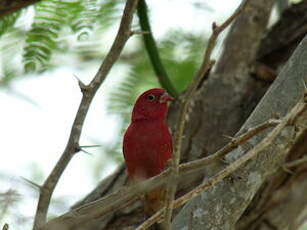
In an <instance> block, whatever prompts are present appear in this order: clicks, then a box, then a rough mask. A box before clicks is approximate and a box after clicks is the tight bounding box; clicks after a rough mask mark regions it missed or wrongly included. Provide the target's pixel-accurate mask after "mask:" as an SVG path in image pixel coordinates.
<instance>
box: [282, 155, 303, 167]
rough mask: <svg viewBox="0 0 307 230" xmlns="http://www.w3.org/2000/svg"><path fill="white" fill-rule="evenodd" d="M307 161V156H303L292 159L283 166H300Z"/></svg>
mask: <svg viewBox="0 0 307 230" xmlns="http://www.w3.org/2000/svg"><path fill="white" fill-rule="evenodd" d="M306 162H307V156H305V157H302V158H300V159H297V160H294V161H291V162H288V163H286V164H284V165H283V166H284V167H285V168H286V169H287V168H292V167H296V166H299V165H301V164H304V163H306Z"/></svg>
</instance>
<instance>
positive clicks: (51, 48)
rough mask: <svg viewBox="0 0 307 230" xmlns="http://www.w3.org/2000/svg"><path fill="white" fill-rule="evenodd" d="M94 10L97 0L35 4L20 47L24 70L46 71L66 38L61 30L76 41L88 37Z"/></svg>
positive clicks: (58, 0) (52, 1)
mask: <svg viewBox="0 0 307 230" xmlns="http://www.w3.org/2000/svg"><path fill="white" fill-rule="evenodd" d="M98 10H99V5H97V0H73V1H70V0H65V1H63V0H45V1H42V2H40V3H38V4H37V5H35V17H34V22H33V24H32V29H31V30H30V31H29V32H28V33H27V38H26V46H25V48H24V55H23V56H24V66H25V70H26V71H34V70H36V71H37V70H40V71H41V70H44V69H46V67H47V66H48V62H49V61H50V59H51V56H52V53H53V52H55V51H57V50H59V49H60V47H61V45H60V44H61V42H62V41H63V40H65V39H66V38H67V37H68V36H67V34H65V31H64V29H65V28H66V29H67V28H70V29H71V30H72V32H73V34H76V35H77V37H78V38H79V39H82V38H83V39H84V38H86V37H88V36H89V32H90V31H92V30H93V27H94V25H95V20H96V17H97V15H98ZM70 36H71V34H70ZM69 39H72V38H69Z"/></svg>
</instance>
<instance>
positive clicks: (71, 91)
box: [0, 0, 239, 229]
mask: <svg viewBox="0 0 307 230" xmlns="http://www.w3.org/2000/svg"><path fill="white" fill-rule="evenodd" d="M190 2H191V1H188V0H167V1H166V0H150V1H148V4H149V7H150V9H152V11H151V16H152V19H153V22H152V27H153V31H154V34H155V36H156V37H160V36H162V35H163V34H165V32H166V31H167V30H169V29H171V28H172V29H183V30H190V31H193V32H197V33H203V32H208V31H210V29H211V24H212V22H213V21H216V22H222V18H225V17H226V16H227V15H229V14H230V13H231V12H232V11H233V10H234V9H235V7H236V6H237V4H238V3H239V1H238V0H236V1H225V0H207V1H199V3H203V2H205V4H207V6H208V7H209V8H211V9H212V10H210V11H205V10H203V9H199V10H197V11H196V12H195V10H194V8H193V7H192V6H191V3H190ZM204 12H205V13H204ZM0 61H1V60H0ZM98 67H99V63H97V65H93V66H92V67H91V68H90V69H86V70H83V71H80V69H71V68H67V67H65V66H63V67H60V68H58V69H56V70H55V71H52V72H46V73H44V74H43V76H39V77H35V78H33V77H27V78H20V79H19V80H16V81H14V82H13V84H12V87H11V88H12V90H13V91H14V92H18V93H19V94H21V95H25V96H26V97H27V98H29V99H30V100H32V101H33V102H34V103H35V105H34V104H31V103H29V102H27V101H25V100H23V99H21V98H19V97H16V96H15V95H14V94H11V93H10V92H9V91H6V90H3V89H0V103H1V107H2V108H3V109H2V111H1V119H0V127H1V129H0V140H1V152H2V163H1V169H0V175H1V174H4V175H8V176H9V178H10V180H7V181H3V180H1V181H0V192H4V191H6V190H7V189H9V188H13V189H16V190H17V191H18V192H19V193H20V194H21V195H22V198H23V202H21V203H20V205H19V206H18V207H19V210H18V211H16V212H17V213H18V212H20V213H23V214H26V216H28V217H30V218H31V216H33V215H34V212H35V208H36V204H37V200H36V199H37V193H35V192H30V193H29V189H25V187H26V188H27V186H28V185H27V184H26V183H25V182H24V181H23V180H21V179H20V177H21V176H23V177H25V178H31V177H32V175H31V171H30V168H31V167H32V166H33V165H39V167H40V168H41V169H42V170H43V174H44V175H45V176H46V175H48V174H49V172H50V171H51V169H52V168H53V167H54V165H55V163H56V161H57V160H58V159H59V157H60V155H61V154H62V152H63V150H64V148H65V145H66V143H67V138H68V135H69V133H70V128H71V124H72V122H73V119H74V117H75V114H76V110H77V108H78V105H79V102H80V99H81V93H80V90H79V87H78V84H77V81H76V79H75V78H74V74H75V75H77V76H79V77H80V78H82V79H84V80H86V78H87V80H89V79H91V78H92V77H93V76H94V74H95V72H96V71H97V69H98ZM120 72H121V71H120V70H119V69H115V70H112V73H111V75H110V76H109V77H108V79H107V81H106V82H105V83H104V85H103V86H102V88H101V89H100V90H99V92H98V94H97V95H96V97H95V99H94V102H93V104H92V105H91V108H90V111H89V114H88V116H87V119H86V122H85V126H84V129H83V133H82V138H81V143H80V144H81V145H88V144H93V143H92V141H91V140H92V139H96V140H99V141H100V142H107V141H108V140H111V139H112V138H113V136H114V135H115V134H114V133H113V132H112V130H113V129H116V119H115V118H114V117H110V116H107V115H106V111H105V108H106V107H105V106H106V104H105V101H106V95H107V93H108V89H110V86H112V82H113V81H112V80H113V79H114V78H115V77H119V76H120ZM110 79H112V80H110ZM106 130H107V132H106ZM90 151H91V152H92V153H93V155H92V156H90V155H87V154H83V153H80V154H77V155H76V156H75V157H74V159H73V160H72V161H71V163H70V164H69V166H68V168H67V169H66V170H65V173H64V175H63V176H62V178H61V179H60V183H59V184H58V186H57V188H56V191H55V193H54V196H55V197H56V196H62V197H63V196H64V197H68V199H69V200H70V204H73V202H75V201H77V200H78V199H80V198H82V197H83V196H84V195H85V194H87V193H88V192H89V191H90V190H91V188H93V187H94V186H95V184H96V182H93V181H92V180H91V179H89V178H90V175H89V172H88V169H89V166H90V165H93V162H94V161H95V159H96V160H97V159H100V158H99V157H98V156H97V154H98V153H100V152H99V150H97V151H95V150H92V149H91V150H90ZM114 167H115V165H110V166H109V167H107V169H106V170H105V172H102V175H107V174H109V173H111V172H112V170H113V169H114ZM37 182H38V183H41V182H40V181H37ZM97 182H98V181H97ZM30 191H31V190H30ZM4 221H5V222H9V223H10V224H11V226H10V228H11V229H18V226H16V223H11V220H10V219H9V218H8V219H5V220H4ZM2 225H3V223H0V226H2ZM23 229H25V228H24V226H23Z"/></svg>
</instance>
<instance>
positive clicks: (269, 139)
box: [137, 102, 306, 230]
mask: <svg viewBox="0 0 307 230" xmlns="http://www.w3.org/2000/svg"><path fill="white" fill-rule="evenodd" d="M304 110H306V102H303V103H302V102H299V103H298V104H297V105H296V106H295V107H294V108H293V109H292V110H291V111H290V112H289V113H288V115H287V116H286V117H285V118H284V119H283V120H282V122H281V123H280V124H278V125H277V126H276V127H275V128H274V129H273V130H272V132H270V133H269V134H268V135H267V136H266V137H265V138H264V139H263V140H262V141H261V142H260V143H258V144H257V145H256V146H255V147H254V148H253V149H251V150H250V151H248V152H247V153H246V154H244V155H243V156H241V157H240V158H238V159H237V160H235V161H234V162H233V163H231V164H230V165H229V166H227V167H226V168H225V169H223V170H222V171H220V172H219V173H217V174H216V175H215V176H213V177H211V178H209V179H208V180H207V182H205V183H204V184H202V185H200V186H198V187H197V188H195V189H193V190H192V191H191V192H189V193H187V194H185V195H183V196H182V197H180V198H178V199H177V200H176V201H175V202H174V208H177V207H179V206H181V205H183V204H185V203H186V202H188V201H190V200H192V199H193V198H195V197H196V196H199V195H200V193H201V192H203V191H205V190H208V189H209V188H212V187H213V186H214V185H216V184H217V183H219V182H221V181H222V180H223V179H224V178H226V177H228V176H230V175H231V174H232V173H233V172H234V171H235V170H237V169H238V168H240V167H242V166H243V165H244V164H245V163H246V162H247V161H249V160H250V159H252V158H254V157H256V156H257V155H258V154H260V153H262V152H264V151H266V150H267V149H268V148H269V147H270V146H271V145H272V144H273V142H274V141H275V140H276V139H277V137H278V136H279V135H280V133H281V132H282V131H283V129H284V128H285V127H286V125H289V124H290V122H291V123H292V119H293V118H294V117H297V116H299V115H302V112H303V111H304ZM304 115H306V114H304ZM291 125H293V124H291ZM164 209H165V208H163V209H161V210H160V211H159V212H157V213H156V214H155V215H154V216H153V217H152V218H150V219H149V220H147V221H146V222H144V223H143V224H142V225H141V226H140V227H139V228H137V229H138V230H141V229H146V228H147V227H149V226H150V225H152V224H154V223H155V222H157V221H159V220H161V219H162V218H163V211H164ZM174 229H178V226H177V228H176V227H175V228H174Z"/></svg>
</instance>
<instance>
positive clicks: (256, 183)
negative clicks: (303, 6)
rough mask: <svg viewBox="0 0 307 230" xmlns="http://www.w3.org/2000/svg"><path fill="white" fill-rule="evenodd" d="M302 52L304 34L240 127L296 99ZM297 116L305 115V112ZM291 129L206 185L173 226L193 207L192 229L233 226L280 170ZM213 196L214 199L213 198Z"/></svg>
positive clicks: (305, 71)
mask: <svg viewBox="0 0 307 230" xmlns="http://www.w3.org/2000/svg"><path fill="white" fill-rule="evenodd" d="M306 54H307V36H306V37H305V38H304V39H303V40H302V41H301V43H300V45H299V46H298V47H297V48H296V50H295V52H294V53H293V55H292V57H291V58H290V59H289V61H288V62H287V64H286V65H285V67H284V68H283V70H282V71H281V73H280V74H279V76H278V77H277V79H276V80H275V81H274V83H273V85H272V86H271V87H270V89H269V90H268V92H267V93H266V95H265V96H264V97H263V99H262V101H261V102H260V103H259V104H258V106H257V107H256V109H255V110H254V112H253V113H252V115H251V116H250V117H249V118H248V120H247V121H246V123H245V124H244V126H243V127H242V130H244V129H246V128H248V127H252V126H255V125H256V124H259V123H260V122H263V120H266V119H268V117H271V116H272V115H273V114H276V113H278V114H280V115H284V114H286V113H287V111H289V108H291V107H293V105H295V104H296V103H297V102H298V101H299V100H300V98H301V97H302V91H303V89H304V86H303V84H302V79H303V78H304V77H305V76H307V66H306V65H304V62H303V61H302V60H303V59H304V57H305V56H306ZM289 76H291V77H289ZM304 116H305V117H304ZM301 117H302V118H305V119H306V113H304V115H303V116H301ZM304 125H305V126H304ZM298 127H299V129H298V130H299V131H300V132H302V130H304V131H306V129H305V127H306V121H305V123H303V124H302V126H298ZM294 132H296V130H295V129H294V128H291V127H289V128H288V127H287V128H285V131H284V132H283V133H282V135H281V136H280V137H279V138H277V141H278V142H277V143H276V144H274V145H272V146H271V147H270V149H269V150H268V151H267V153H266V154H261V155H259V156H257V157H256V159H255V160H253V161H249V162H248V163H247V164H246V165H245V166H243V167H242V168H241V169H240V170H239V171H236V172H235V173H234V177H233V180H229V181H225V182H223V183H219V184H218V185H216V186H214V189H209V190H208V191H206V192H204V193H203V196H201V197H197V198H196V199H194V200H193V201H191V202H189V203H188V204H187V205H185V207H184V208H183V209H182V210H181V211H180V213H179V214H178V215H177V216H176V218H175V220H174V221H173V225H174V227H177V228H183V227H184V226H187V225H188V223H189V218H188V217H186V216H187V215H189V214H190V213H193V212H194V211H196V210H201V213H198V214H199V215H198V216H197V218H196V219H194V220H193V226H194V227H195V228H196V229H204V230H206V229H208V230H209V229H212V228H217V229H225V228H230V229H232V228H234V225H235V224H236V222H237V221H238V220H239V218H240V217H241V216H242V215H243V213H244V211H245V210H246V208H247V207H248V205H249V204H250V202H251V200H252V199H253V197H254V196H255V194H256V193H257V191H258V189H259V188H260V186H261V185H262V184H263V183H264V181H265V180H266V179H267V178H268V177H269V176H271V175H272V173H274V172H276V171H277V170H280V165H282V164H283V162H284V160H285V158H286V156H287V155H288V154H289V153H290V150H291V148H292V145H293V142H294V139H293V138H295V140H297V139H296V138H297V137H296V136H295V137H293V134H294ZM262 138H263V135H258V136H257V137H255V138H253V139H250V140H249V141H248V142H247V143H245V144H243V145H242V146H240V148H238V149H236V150H235V151H233V152H232V153H230V154H229V155H228V156H227V158H226V159H227V160H230V161H231V160H232V159H236V158H237V157H238V156H241V155H243V154H244V153H245V152H246V151H247V150H248V149H250V148H252V147H253V146H255V145H257V144H258V143H259V142H260V141H261V140H262ZM240 178H243V179H240ZM217 197H218V199H216V198H217Z"/></svg>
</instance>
